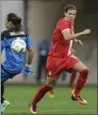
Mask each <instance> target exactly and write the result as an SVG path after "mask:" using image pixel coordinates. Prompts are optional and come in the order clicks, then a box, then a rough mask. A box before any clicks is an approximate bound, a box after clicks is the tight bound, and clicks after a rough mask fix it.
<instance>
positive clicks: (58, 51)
mask: <svg viewBox="0 0 98 115" xmlns="http://www.w3.org/2000/svg"><path fill="white" fill-rule="evenodd" d="M66 29H69V30H70V33H71V34H72V33H73V32H74V27H73V24H71V23H69V22H68V21H67V19H66V18H65V17H64V18H62V19H60V20H59V21H58V23H57V26H56V29H55V31H54V34H53V44H52V47H51V49H50V51H49V54H48V55H51V56H55V57H65V56H68V55H70V54H71V47H72V42H73V40H65V39H64V37H63V34H62V31H63V30H66Z"/></svg>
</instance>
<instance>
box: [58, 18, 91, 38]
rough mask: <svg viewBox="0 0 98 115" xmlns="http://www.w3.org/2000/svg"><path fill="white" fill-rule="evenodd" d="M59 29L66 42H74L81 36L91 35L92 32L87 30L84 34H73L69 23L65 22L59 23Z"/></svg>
mask: <svg viewBox="0 0 98 115" xmlns="http://www.w3.org/2000/svg"><path fill="white" fill-rule="evenodd" d="M59 29H60V31H61V33H62V34H63V37H64V39H65V40H74V39H76V38H78V37H79V36H82V35H86V34H90V32H91V30H90V29H85V30H84V31H82V32H79V33H73V34H71V33H70V28H69V23H68V22H67V21H64V20H63V21H61V22H60V23H59Z"/></svg>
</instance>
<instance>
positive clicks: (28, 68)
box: [23, 67, 33, 76]
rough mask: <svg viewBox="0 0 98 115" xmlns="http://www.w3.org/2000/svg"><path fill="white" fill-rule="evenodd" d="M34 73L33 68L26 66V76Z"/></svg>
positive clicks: (24, 72)
mask: <svg viewBox="0 0 98 115" xmlns="http://www.w3.org/2000/svg"><path fill="white" fill-rule="evenodd" d="M32 73H33V70H32V68H30V67H25V68H24V71H23V74H24V76H29V75H31V74H32Z"/></svg>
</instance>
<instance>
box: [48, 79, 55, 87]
mask: <svg viewBox="0 0 98 115" xmlns="http://www.w3.org/2000/svg"><path fill="white" fill-rule="evenodd" d="M55 83H56V79H52V78H51V79H48V80H47V81H46V84H47V85H48V86H49V87H54V85H55Z"/></svg>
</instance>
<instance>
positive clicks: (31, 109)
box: [29, 102, 37, 114]
mask: <svg viewBox="0 0 98 115" xmlns="http://www.w3.org/2000/svg"><path fill="white" fill-rule="evenodd" d="M29 109H30V112H31V113H33V114H37V112H36V105H35V104H33V103H32V102H31V103H30V104H29Z"/></svg>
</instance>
